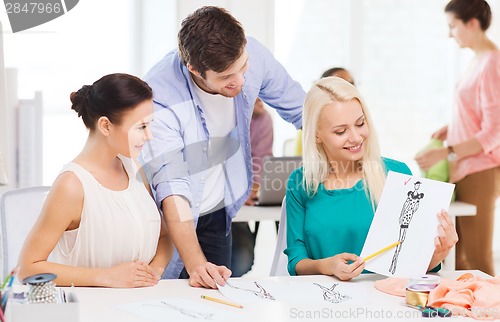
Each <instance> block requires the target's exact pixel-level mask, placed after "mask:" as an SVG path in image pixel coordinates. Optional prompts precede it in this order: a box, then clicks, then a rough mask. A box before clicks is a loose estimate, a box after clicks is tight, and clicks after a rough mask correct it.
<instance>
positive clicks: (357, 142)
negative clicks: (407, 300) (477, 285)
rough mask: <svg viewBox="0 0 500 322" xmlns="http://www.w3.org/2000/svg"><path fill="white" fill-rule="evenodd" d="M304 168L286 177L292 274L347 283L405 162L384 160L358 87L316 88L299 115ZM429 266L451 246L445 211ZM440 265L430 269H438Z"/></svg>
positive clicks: (339, 83)
mask: <svg viewBox="0 0 500 322" xmlns="http://www.w3.org/2000/svg"><path fill="white" fill-rule="evenodd" d="M303 120H304V127H303V142H304V154H303V161H304V166H303V167H302V168H299V169H297V170H295V171H294V172H293V173H292V174H291V175H290V178H289V180H288V187H287V197H286V202H287V203H286V207H287V249H286V250H285V253H286V254H287V255H288V271H289V273H290V274H291V275H305V274H323V275H331V276H335V277H337V278H339V279H341V280H350V279H352V278H354V277H356V276H358V275H359V274H361V272H363V269H364V266H365V265H364V262H363V259H362V258H360V257H359V256H358V255H359V254H360V252H361V249H362V248H363V244H364V242H365V239H366V236H367V234H368V230H369V228H370V224H371V222H372V219H373V215H374V212H375V208H376V206H377V202H378V200H379V198H380V195H381V193H382V188H383V186H384V183H385V178H386V175H387V172H388V171H389V170H391V171H395V172H400V173H405V174H411V172H410V169H409V168H408V167H407V166H406V164H404V163H401V162H398V161H395V160H391V159H387V158H382V157H381V156H380V149H379V143H378V139H377V135H376V133H375V129H374V127H373V122H372V119H371V117H370V115H369V113H368V110H367V108H366V105H365V104H364V102H363V100H362V98H361V97H360V95H359V93H358V91H357V89H356V88H355V87H354V86H353V85H351V84H350V83H348V82H347V81H345V80H343V79H341V78H338V77H327V78H324V79H321V80H319V81H318V82H316V83H315V84H314V86H313V87H312V88H311V90H310V91H309V93H308V94H307V96H306V100H305V103H304V111H303ZM438 218H439V223H440V224H439V227H438V231H439V235H438V236H437V237H436V239H435V246H436V250H435V252H434V254H433V257H432V259H431V262H430V263H429V269H431V268H433V267H436V266H438V265H439V263H440V262H441V261H442V260H443V259H444V258H445V257H446V255H447V254H448V252H449V250H450V248H451V247H453V245H455V243H456V242H457V234H456V232H455V229H454V227H453V225H452V223H451V220H450V219H449V217H448V215H447V213H446V212H444V211H443V212H440V213H439V214H438ZM438 268H439V267H436V269H438Z"/></svg>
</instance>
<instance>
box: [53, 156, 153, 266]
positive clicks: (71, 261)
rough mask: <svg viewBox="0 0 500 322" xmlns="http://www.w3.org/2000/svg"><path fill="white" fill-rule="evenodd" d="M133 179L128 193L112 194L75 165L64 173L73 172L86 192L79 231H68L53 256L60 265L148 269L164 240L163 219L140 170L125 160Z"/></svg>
mask: <svg viewBox="0 0 500 322" xmlns="http://www.w3.org/2000/svg"><path fill="white" fill-rule="evenodd" d="M120 160H121V161H122V163H123V166H124V168H125V170H126V172H127V175H128V177H129V186H128V188H127V189H125V190H121V191H113V190H110V189H108V188H106V187H104V186H102V185H101V184H100V183H99V182H98V181H97V180H96V179H95V178H94V177H93V176H92V174H90V172H88V171H87V170H85V169H84V168H82V167H81V166H79V165H78V164H76V163H69V164H67V165H65V166H64V167H63V170H62V171H61V173H63V172H66V171H70V172H73V173H74V174H75V175H76V176H77V177H78V179H79V180H80V181H81V183H82V186H83V192H84V200H83V209H82V215H81V221H80V226H79V227H78V228H77V229H74V230H71V231H65V232H64V234H63V235H62V237H61V239H60V240H59V242H58V244H57V246H56V248H55V249H54V251H53V253H52V255H53V258H54V261H55V262H57V263H61V264H65V265H70V266H79V267H89V268H106V267H111V266H114V265H117V264H121V263H125V262H130V261H137V260H139V261H143V262H146V263H148V264H149V262H150V261H151V259H152V258H153V257H154V255H155V253H156V247H157V245H158V238H159V236H160V213H159V211H158V208H157V207H156V203H155V202H154V200H153V198H152V197H151V196H150V195H149V193H148V191H147V189H146V187H145V186H144V183H143V182H142V179H141V177H140V174H139V173H138V172H137V167H136V165H135V163H134V161H132V160H131V159H129V158H126V157H123V156H120Z"/></svg>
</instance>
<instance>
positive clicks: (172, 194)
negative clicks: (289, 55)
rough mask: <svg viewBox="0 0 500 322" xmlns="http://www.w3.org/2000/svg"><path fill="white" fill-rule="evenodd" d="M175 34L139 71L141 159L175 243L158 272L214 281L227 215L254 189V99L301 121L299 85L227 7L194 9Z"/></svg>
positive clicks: (221, 273)
mask: <svg viewBox="0 0 500 322" xmlns="http://www.w3.org/2000/svg"><path fill="white" fill-rule="evenodd" d="M178 43H179V44H178V45H179V46H178V49H177V50H173V51H171V52H170V53H168V54H167V55H166V56H165V57H164V58H163V59H162V60H161V61H160V62H158V63H157V64H156V65H155V66H154V67H153V68H152V69H151V70H150V71H149V72H148V73H147V75H146V76H145V80H146V81H147V82H148V84H149V85H150V86H151V87H152V89H153V93H154V97H153V100H154V103H155V111H156V113H155V122H153V124H152V132H153V139H152V140H151V141H150V143H148V148H147V149H144V151H143V155H142V156H143V160H142V161H143V163H144V168H145V170H146V173H147V175H149V177H150V178H151V180H150V181H151V184H152V188H153V190H154V191H155V197H156V202H157V203H158V205H159V206H160V207H161V209H162V210H163V214H164V215H165V218H166V220H167V225H168V228H169V233H170V234H171V236H172V240H173V242H174V245H175V248H176V251H175V253H174V257H173V259H172V260H171V261H170V264H169V265H168V267H167V269H166V271H165V273H164V275H163V277H164V278H179V277H180V278H189V284H190V285H191V286H194V287H205V288H216V287H217V286H216V284H220V285H224V284H225V281H226V280H227V279H228V278H229V277H230V275H231V270H230V267H231V250H232V245H231V243H232V234H231V222H232V218H233V217H234V216H235V215H236V214H237V212H238V210H240V208H241V207H242V206H243V204H244V203H245V202H246V201H247V200H248V197H249V196H250V193H251V192H252V186H253V180H252V158H251V152H250V121H251V117H252V110H253V106H254V103H255V100H256V99H257V97H260V98H261V99H262V100H263V101H264V102H265V103H266V104H267V105H269V106H270V107H272V108H274V109H276V111H277V112H278V114H280V116H281V117H282V118H283V119H284V120H285V121H287V122H289V123H293V125H294V126H295V127H296V128H297V129H298V128H301V127H302V104H303V102H304V97H305V92H304V91H303V89H302V87H301V86H300V84H299V83H298V82H296V81H294V80H293V79H292V78H291V77H290V75H289V74H288V73H287V71H286V70H285V68H284V67H283V66H282V65H281V64H280V63H279V62H278V61H277V60H276V59H275V58H274V57H273V56H272V54H271V53H270V52H269V50H267V49H266V48H265V47H264V46H263V45H262V44H260V43H259V42H258V41H257V40H255V39H253V38H250V37H248V38H247V37H246V36H245V32H244V30H243V27H242V26H241V24H240V23H239V22H238V21H237V20H236V19H235V18H234V17H233V16H232V15H231V14H230V13H229V12H227V11H226V10H225V9H222V8H218V7H213V6H206V7H202V8H199V9H197V10H196V11H195V12H193V13H192V14H190V15H189V16H188V17H187V18H186V19H184V21H183V22H182V24H181V29H180V31H179V34H178Z"/></svg>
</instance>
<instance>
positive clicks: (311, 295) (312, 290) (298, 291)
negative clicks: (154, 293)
mask: <svg viewBox="0 0 500 322" xmlns="http://www.w3.org/2000/svg"><path fill="white" fill-rule="evenodd" d="M218 288H219V291H220V292H221V293H222V294H223V295H224V296H225V297H226V298H227V299H229V300H230V301H232V302H235V303H238V304H244V303H249V302H262V301H283V302H287V303H316V304H326V303H329V304H341V303H343V304H362V303H367V302H368V297H367V294H368V293H369V290H370V289H371V288H370V287H367V285H366V284H365V283H362V282H360V283H354V282H341V281H339V280H337V279H334V278H332V277H330V276H317V277H314V278H308V279H307V281H297V282H295V281H291V282H285V281H280V282H277V281H269V280H246V279H229V280H228V282H227V283H226V285H224V286H220V285H218Z"/></svg>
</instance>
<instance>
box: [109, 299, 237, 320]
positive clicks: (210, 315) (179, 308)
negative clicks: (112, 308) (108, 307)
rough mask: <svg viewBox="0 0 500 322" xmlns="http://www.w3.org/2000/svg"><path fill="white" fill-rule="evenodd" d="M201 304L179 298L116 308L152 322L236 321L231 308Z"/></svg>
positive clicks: (130, 304) (123, 305)
mask: <svg viewBox="0 0 500 322" xmlns="http://www.w3.org/2000/svg"><path fill="white" fill-rule="evenodd" d="M212 304H213V305H211V304H203V303H199V302H195V301H191V300H186V299H181V298H166V299H160V300H154V301H144V302H136V303H129V304H122V305H117V306H116V308H119V309H121V310H124V311H127V312H129V313H132V314H135V315H138V316H141V317H143V318H147V319H150V320H152V321H158V322H160V321H162V322H164V321H175V322H184V321H186V322H192V321H200V320H201V321H236V320H237V319H238V318H239V316H238V315H237V314H235V313H233V312H231V310H232V308H230V307H228V308H226V309H224V308H223V307H220V308H218V307H216V306H217V305H220V304H218V303H212Z"/></svg>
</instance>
